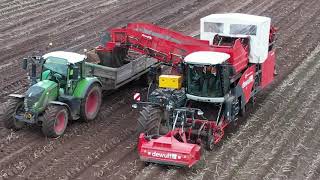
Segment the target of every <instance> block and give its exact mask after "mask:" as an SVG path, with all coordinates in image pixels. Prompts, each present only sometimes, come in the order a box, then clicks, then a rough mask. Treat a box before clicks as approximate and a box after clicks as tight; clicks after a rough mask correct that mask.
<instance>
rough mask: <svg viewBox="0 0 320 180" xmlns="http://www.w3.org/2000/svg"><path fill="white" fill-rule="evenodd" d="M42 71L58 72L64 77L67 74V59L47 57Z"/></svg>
mask: <svg viewBox="0 0 320 180" xmlns="http://www.w3.org/2000/svg"><path fill="white" fill-rule="evenodd" d="M43 68H44V69H43V71H46V70H50V72H51V73H52V74H54V73H58V74H60V75H62V76H64V77H66V76H67V74H68V61H67V60H65V59H61V58H57V57H48V58H47V59H46V62H45V63H44V64H43Z"/></svg>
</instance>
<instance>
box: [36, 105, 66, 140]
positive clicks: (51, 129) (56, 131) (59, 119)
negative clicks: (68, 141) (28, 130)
mask: <svg viewBox="0 0 320 180" xmlns="http://www.w3.org/2000/svg"><path fill="white" fill-rule="evenodd" d="M68 119H69V113H68V109H67V108H66V107H64V106H60V105H49V106H48V108H47V109H46V110H45V112H44V121H43V122H42V132H43V134H44V135H45V136H47V137H52V138H55V137H58V136H61V135H62V134H63V133H64V131H65V130H66V128H67V125H68Z"/></svg>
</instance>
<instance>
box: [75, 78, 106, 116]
mask: <svg viewBox="0 0 320 180" xmlns="http://www.w3.org/2000/svg"><path fill="white" fill-rule="evenodd" d="M101 101H102V90H101V86H100V85H99V84H97V83H94V84H92V85H91V86H90V87H89V88H88V90H87V92H86V95H85V97H84V100H83V101H82V102H81V106H80V117H81V119H82V120H83V121H85V122H89V121H91V120H93V119H95V118H96V117H97V115H98V113H99V110H100V106H101Z"/></svg>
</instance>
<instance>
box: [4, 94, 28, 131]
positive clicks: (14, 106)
mask: <svg viewBox="0 0 320 180" xmlns="http://www.w3.org/2000/svg"><path fill="white" fill-rule="evenodd" d="M23 112H24V105H23V100H22V99H18V98H11V99H9V101H8V106H7V107H6V112H5V113H4V120H3V123H4V126H5V127H6V128H8V129H13V130H20V129H22V128H23V127H24V126H25V123H24V122H22V121H19V120H17V118H16V115H21V116H22V115H23Z"/></svg>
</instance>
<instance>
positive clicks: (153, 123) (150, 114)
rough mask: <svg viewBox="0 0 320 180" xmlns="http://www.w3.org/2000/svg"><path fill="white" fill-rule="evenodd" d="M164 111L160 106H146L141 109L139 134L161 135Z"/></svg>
mask: <svg viewBox="0 0 320 180" xmlns="http://www.w3.org/2000/svg"><path fill="white" fill-rule="evenodd" d="M161 120H162V111H161V109H160V108H156V107H152V106H146V107H143V109H142V111H140V116H139V118H138V122H137V135H139V134H140V133H145V134H146V135H147V136H148V135H160V127H161Z"/></svg>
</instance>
